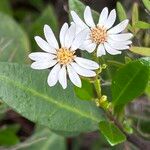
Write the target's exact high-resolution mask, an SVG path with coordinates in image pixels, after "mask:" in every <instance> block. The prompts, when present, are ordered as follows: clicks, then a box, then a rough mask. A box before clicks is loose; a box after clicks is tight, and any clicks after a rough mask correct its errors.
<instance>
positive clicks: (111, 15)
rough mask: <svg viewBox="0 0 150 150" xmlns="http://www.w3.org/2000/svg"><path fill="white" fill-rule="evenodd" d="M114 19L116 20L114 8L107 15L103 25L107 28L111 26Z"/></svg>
mask: <svg viewBox="0 0 150 150" xmlns="http://www.w3.org/2000/svg"><path fill="white" fill-rule="evenodd" d="M115 21H116V10H115V9H113V10H112V11H111V12H110V14H109V16H108V19H107V21H106V24H105V27H106V28H107V29H109V28H111V27H112V26H113V24H114V23H115Z"/></svg>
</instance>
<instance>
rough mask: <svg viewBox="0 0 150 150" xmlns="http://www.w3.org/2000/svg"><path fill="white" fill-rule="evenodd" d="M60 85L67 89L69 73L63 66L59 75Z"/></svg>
mask: <svg viewBox="0 0 150 150" xmlns="http://www.w3.org/2000/svg"><path fill="white" fill-rule="evenodd" d="M58 80H59V83H60V84H61V85H62V87H63V89H66V87H67V72H66V66H62V68H61V69H60V71H59V74H58Z"/></svg>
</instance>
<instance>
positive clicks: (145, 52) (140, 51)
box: [130, 46, 150, 56]
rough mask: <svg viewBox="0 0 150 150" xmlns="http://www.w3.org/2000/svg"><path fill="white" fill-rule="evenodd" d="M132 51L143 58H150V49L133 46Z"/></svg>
mask: <svg viewBox="0 0 150 150" xmlns="http://www.w3.org/2000/svg"><path fill="white" fill-rule="evenodd" d="M130 51H131V52H133V53H136V54H139V55H143V56H150V48H148V47H135V46H132V47H131V48H130Z"/></svg>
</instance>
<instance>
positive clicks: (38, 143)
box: [17, 128, 66, 150]
mask: <svg viewBox="0 0 150 150" xmlns="http://www.w3.org/2000/svg"><path fill="white" fill-rule="evenodd" d="M17 147H20V148H21V147H22V148H21V150H38V149H40V150H57V149H58V150H66V141H65V138H64V137H62V136H59V135H56V134H55V133H53V132H51V131H50V130H49V129H48V128H43V129H42V128H37V129H36V132H35V133H34V134H33V135H32V136H31V138H29V139H28V140H27V141H25V142H24V143H21V144H19V145H18V146H17Z"/></svg>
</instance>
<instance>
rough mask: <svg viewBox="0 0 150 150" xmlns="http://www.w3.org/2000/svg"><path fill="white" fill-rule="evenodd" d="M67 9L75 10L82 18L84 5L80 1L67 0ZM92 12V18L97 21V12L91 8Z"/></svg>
mask: <svg viewBox="0 0 150 150" xmlns="http://www.w3.org/2000/svg"><path fill="white" fill-rule="evenodd" d="M69 9H70V11H71V10H73V11H75V12H76V13H77V14H78V15H79V16H80V17H81V18H82V19H83V14H84V10H85V5H84V4H83V3H82V2H80V1H79V0H69ZM92 14H93V18H94V20H95V21H96V22H98V19H99V14H98V13H97V12H96V11H94V10H92Z"/></svg>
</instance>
